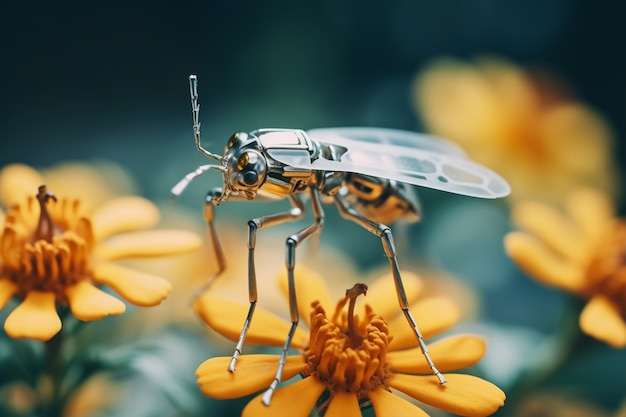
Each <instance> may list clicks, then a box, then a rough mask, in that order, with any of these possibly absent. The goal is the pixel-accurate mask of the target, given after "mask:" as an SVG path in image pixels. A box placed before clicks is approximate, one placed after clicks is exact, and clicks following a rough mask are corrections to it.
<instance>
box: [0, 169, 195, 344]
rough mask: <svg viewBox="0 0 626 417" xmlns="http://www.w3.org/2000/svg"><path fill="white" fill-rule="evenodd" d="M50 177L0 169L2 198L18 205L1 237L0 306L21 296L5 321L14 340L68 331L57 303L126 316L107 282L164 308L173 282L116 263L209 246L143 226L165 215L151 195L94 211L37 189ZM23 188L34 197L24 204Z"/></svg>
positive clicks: (90, 314) (88, 316)
mask: <svg viewBox="0 0 626 417" xmlns="http://www.w3.org/2000/svg"><path fill="white" fill-rule="evenodd" d="M43 180H44V178H42V177H41V176H39V174H38V173H37V172H36V171H35V170H33V169H32V168H30V167H28V166H25V165H9V166H7V167H5V168H4V169H3V170H2V172H0V184H1V185H2V189H1V190H0V194H1V197H2V200H3V201H5V202H9V203H10V204H11V205H12V206H11V207H10V208H9V209H8V211H7V212H6V217H5V220H4V225H3V230H2V236H1V237H0V308H4V307H5V306H6V304H7V303H8V302H9V300H11V298H12V297H13V296H17V297H18V298H19V299H20V300H21V302H20V303H19V305H18V306H17V307H16V308H15V309H14V310H13V311H12V312H11V313H10V314H9V316H8V317H7V319H6V321H5V323H4V328H5V331H6V333H7V334H8V335H9V336H10V337H13V338H32V339H37V340H42V341H46V340H49V339H50V338H52V337H53V336H54V335H56V334H57V333H58V332H59V331H60V330H61V326H62V321H61V318H60V317H59V313H58V312H57V308H60V309H63V308H65V307H67V306H69V309H70V311H71V312H72V314H73V315H74V316H75V317H76V318H78V319H80V320H82V321H91V320H98V319H101V318H104V317H106V316H109V315H117V314H122V313H123V312H124V311H125V309H126V306H125V304H124V303H123V302H122V301H120V300H119V299H117V298H115V297H113V296H111V295H109V294H108V293H106V292H104V291H102V290H100V289H99V288H98V286H100V285H106V286H108V287H110V288H112V289H113V290H115V291H116V292H117V293H118V294H119V295H121V296H122V297H123V298H124V299H126V300H127V301H129V302H131V303H133V304H136V305H139V306H154V305H157V304H159V303H160V302H161V301H162V300H163V299H165V298H166V297H167V295H168V294H169V292H170V291H171V285H170V284H169V282H168V281H166V280H165V279H163V278H161V277H158V276H155V275H151V274H146V273H143V272H140V271H137V270H134V269H130V268H128V267H125V266H123V265H121V264H119V263H115V262H114V261H118V260H124V259H128V258H134V257H155V256H165V255H173V254H177V253H184V252H188V251H191V250H195V249H197V248H198V247H200V245H201V243H202V240H201V239H200V238H199V237H197V236H196V235H194V234H192V233H190V232H186V231H180V230H151V231H142V230H141V229H146V228H149V227H151V226H153V225H154V224H156V223H157V221H158V219H159V211H158V209H157V208H156V206H155V205H154V204H152V203H151V202H149V201H148V200H146V199H143V198H140V197H129V196H127V197H117V198H114V199H112V200H110V201H108V202H107V203H106V204H103V205H101V206H100V207H99V208H98V209H97V210H96V211H95V212H94V213H93V216H91V215H89V213H88V211H87V210H85V209H84V205H83V202H82V201H81V200H80V199H75V198H65V197H64V196H62V195H58V196H55V195H53V194H52V193H50V192H49V191H48V190H47V188H46V187H45V186H40V187H39V193H38V194H37V193H36V191H37V188H36V187H35V186H33V184H35V181H37V182H39V181H43ZM77 180H79V181H80V179H77ZM70 181H71V180H70ZM39 184H41V182H39ZM22 187H27V188H29V189H30V190H31V191H32V195H30V196H29V197H26V198H24V199H23V201H21V202H17V201H19V199H20V197H22V196H23V195H24V193H25V190H24V189H23V188H22Z"/></svg>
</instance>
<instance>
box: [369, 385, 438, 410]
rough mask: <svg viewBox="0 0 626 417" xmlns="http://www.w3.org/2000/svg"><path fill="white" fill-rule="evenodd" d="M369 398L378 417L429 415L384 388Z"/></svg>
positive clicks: (373, 392) (378, 389) (376, 390)
mask: <svg viewBox="0 0 626 417" xmlns="http://www.w3.org/2000/svg"><path fill="white" fill-rule="evenodd" d="M367 396H368V397H369V399H370V401H371V402H372V406H373V407H374V414H376V417H398V416H404V417H428V414H427V413H426V412H425V411H424V410H422V409H421V408H419V407H418V406H416V405H415V404H411V403H410V402H408V401H407V400H405V399H404V398H402V397H399V396H397V395H395V394H393V393H391V392H389V391H387V390H386V389H384V388H382V387H381V388H377V389H375V390H374V391H372V392H370V393H369V394H368V395H367Z"/></svg>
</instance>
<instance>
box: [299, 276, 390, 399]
mask: <svg viewBox="0 0 626 417" xmlns="http://www.w3.org/2000/svg"><path fill="white" fill-rule="evenodd" d="M366 291H367V286H366V285H365V284H356V285H355V286H354V287H353V288H352V289H350V290H348V291H346V297H345V298H343V299H342V300H341V301H340V302H339V303H338V304H337V307H336V309H335V314H334V315H333V317H332V318H331V319H330V320H329V319H328V318H327V317H326V312H325V311H324V309H323V308H322V306H321V305H320V304H319V302H317V301H315V302H314V303H313V304H312V307H313V312H312V313H311V335H310V344H309V346H308V347H307V349H306V350H305V352H304V356H305V359H306V362H307V364H308V366H307V369H306V371H305V372H304V376H309V375H313V376H315V377H317V378H318V379H320V380H321V381H323V382H324V383H325V384H326V386H327V387H328V390H329V391H330V392H331V393H334V392H337V391H344V392H351V393H355V394H356V395H357V397H358V398H359V399H360V400H364V399H366V398H367V393H368V392H369V391H372V390H374V389H376V388H377V387H379V386H381V385H385V386H386V381H387V380H388V378H389V377H390V376H391V370H390V367H389V365H388V363H387V361H386V358H385V357H386V354H387V346H388V345H389V343H390V342H391V339H392V336H391V335H390V334H389V329H388V326H387V323H386V322H385V321H384V320H383V319H382V318H381V317H380V316H377V315H375V314H373V312H372V310H371V308H370V307H369V306H366V307H365V309H366V310H365V317H364V319H363V320H360V318H359V317H358V316H355V315H354V305H355V301H356V298H357V297H358V296H359V295H360V294H365V292H366ZM347 302H349V306H348V312H347V314H346V313H345V312H342V310H343V308H344V306H345V305H346V303H347Z"/></svg>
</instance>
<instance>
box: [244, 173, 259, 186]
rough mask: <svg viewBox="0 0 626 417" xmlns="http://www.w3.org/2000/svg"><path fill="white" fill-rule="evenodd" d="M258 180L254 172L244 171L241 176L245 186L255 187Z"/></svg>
mask: <svg viewBox="0 0 626 417" xmlns="http://www.w3.org/2000/svg"><path fill="white" fill-rule="evenodd" d="M258 179H259V176H258V174H257V173H256V172H254V171H246V172H244V174H243V182H244V183H245V184H246V185H255V184H256V182H257V180H258Z"/></svg>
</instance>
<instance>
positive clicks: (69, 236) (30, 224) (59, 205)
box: [0, 185, 94, 302]
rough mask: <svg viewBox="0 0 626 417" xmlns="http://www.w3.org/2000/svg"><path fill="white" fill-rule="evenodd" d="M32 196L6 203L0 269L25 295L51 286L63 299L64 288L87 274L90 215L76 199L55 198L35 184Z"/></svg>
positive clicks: (90, 244)
mask: <svg viewBox="0 0 626 417" xmlns="http://www.w3.org/2000/svg"><path fill="white" fill-rule="evenodd" d="M36 199H37V201H38V202H39V210H36V205H35V204H36V203H35V201H34V200H35V198H34V197H30V198H28V200H27V201H26V202H25V204H18V205H16V206H14V207H12V208H11V209H10V210H9V212H8V213H7V216H6V220H5V225H4V230H3V232H2V237H1V238H0V254H1V255H2V259H3V265H2V273H3V274H5V275H6V276H8V277H9V278H10V279H11V280H12V281H13V283H14V284H16V285H17V286H18V288H19V290H18V293H19V294H20V295H22V296H25V295H26V294H27V293H28V292H29V291H33V290H35V291H43V292H53V293H55V294H56V296H57V300H59V301H61V302H65V301H66V298H65V297H66V296H65V289H66V288H67V287H68V286H70V285H74V284H76V283H77V282H78V281H80V280H82V279H85V278H86V277H88V276H89V273H88V271H87V269H88V267H89V262H88V261H89V254H90V251H91V248H92V247H93V242H94V237H93V231H92V228H91V222H90V220H89V219H88V218H87V217H85V216H84V215H83V214H82V212H81V204H80V201H78V200H67V199H59V200H58V201H57V198H56V197H55V196H54V195H53V194H52V193H51V192H49V191H48V190H47V188H46V186H45V185H42V186H40V187H39V192H38V194H37V196H36Z"/></svg>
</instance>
